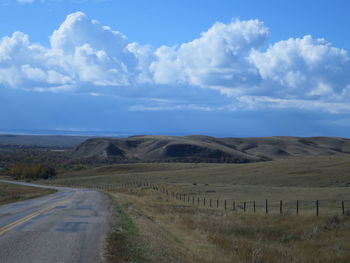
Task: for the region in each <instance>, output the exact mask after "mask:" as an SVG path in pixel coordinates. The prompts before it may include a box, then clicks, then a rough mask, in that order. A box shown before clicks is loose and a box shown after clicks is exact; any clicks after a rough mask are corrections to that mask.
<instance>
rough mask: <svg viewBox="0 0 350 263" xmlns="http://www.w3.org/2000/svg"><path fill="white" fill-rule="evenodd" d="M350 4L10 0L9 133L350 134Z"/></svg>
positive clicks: (2, 21)
mask: <svg viewBox="0 0 350 263" xmlns="http://www.w3.org/2000/svg"><path fill="white" fill-rule="evenodd" d="M349 9H350V3H349V2H348V1H345V0H343V1H340V0H338V1H317V2H316V1H311V0H309V1H305V0H304V1H298V0H294V1H289V0H285V1H277V0H276V1H274V0H270V1H257V0H256V1H253V0H244V1H243V0H242V1H237V0H231V1H224V0H218V1H209V0H201V1H194V0H193V1H189V0H188V1H184V0H177V1H175V0H173V1H172V0H169V1H155V0H153V1H152V0H150V1H141V0H140V1H117V0H113V1H112V0H91V1H88V0H85V1H84V0H67V1H61V0H3V1H1V3H0V111H1V114H0V131H1V130H2V131H11V130H36V129H37V130H50V129H52V130H58V131H60V130H68V131H74V132H77V133H79V132H82V133H83V132H89V131H98V132H101V133H103V132H108V131H114V132H115V134H140V133H142V134H172V135H186V134H208V135H213V136H237V137H240V136H273V135H293V136H342V137H349V132H348V130H349V128H350V115H349V113H350V104H349V102H350V55H349V53H348V52H349V50H350V38H349V30H348V29H349V28H350V18H349V16H348V14H347V11H348V10H349Z"/></svg>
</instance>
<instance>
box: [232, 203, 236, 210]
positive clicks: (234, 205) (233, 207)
mask: <svg viewBox="0 0 350 263" xmlns="http://www.w3.org/2000/svg"><path fill="white" fill-rule="evenodd" d="M235 210H236V202H235V201H233V203H232V211H235Z"/></svg>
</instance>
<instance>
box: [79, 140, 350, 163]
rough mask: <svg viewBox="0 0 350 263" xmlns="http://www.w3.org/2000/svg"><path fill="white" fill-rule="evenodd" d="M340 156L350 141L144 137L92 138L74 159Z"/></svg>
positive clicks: (245, 159)
mask: <svg viewBox="0 0 350 263" xmlns="http://www.w3.org/2000/svg"><path fill="white" fill-rule="evenodd" d="M337 154H350V139H346V138H339V137H289V136H274V137H253V138H231V137H227V138H215V137H211V136H206V135H190V136H160V135H140V136H131V137H127V138H91V139H88V140H86V141H84V142H83V143H81V144H79V145H78V146H77V147H75V149H74V151H73V154H72V156H73V158H79V159H86V158H97V159H101V160H103V159H116V160H119V161H122V160H124V161H161V162H166V161H182V162H228V163H248V162H260V161H269V160H279V159H285V158H293V157H304V156H305V157H306V156H319V155H337Z"/></svg>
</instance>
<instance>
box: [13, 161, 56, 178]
mask: <svg viewBox="0 0 350 263" xmlns="http://www.w3.org/2000/svg"><path fill="white" fill-rule="evenodd" d="M10 174H11V176H12V177H13V178H14V179H16V180H20V179H22V180H28V179H34V180H36V179H48V178H51V177H54V176H55V175H56V171H55V169H54V168H52V167H48V166H45V165H42V164H38V165H33V166H31V165H28V164H25V163H16V164H15V165H14V166H13V167H12V169H11V170H10Z"/></svg>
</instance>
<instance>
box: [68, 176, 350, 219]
mask: <svg viewBox="0 0 350 263" xmlns="http://www.w3.org/2000/svg"><path fill="white" fill-rule="evenodd" d="M61 186H63V187H74V188H79V189H91V190H107V191H108V190H115V189H120V188H130V187H132V188H137V187H146V188H148V189H152V190H154V191H157V192H159V193H162V194H164V195H166V200H167V201H169V195H170V194H169V189H167V188H166V187H165V186H164V185H160V184H154V183H150V182H148V181H132V182H126V183H118V184H106V185H99V186H96V185H87V186H86V185H84V186H83V185H78V186H77V185H74V184H73V183H71V184H65V185H61ZM171 196H172V198H173V200H178V201H181V202H187V203H188V204H191V199H192V206H196V205H197V206H198V207H201V206H202V207H209V208H212V209H215V208H216V209H223V210H230V209H228V205H227V204H228V201H229V200H232V199H223V200H220V199H216V206H213V204H212V201H213V200H212V198H207V197H206V196H203V195H201V196H202V199H201V197H200V196H199V195H195V194H183V193H178V192H174V191H171ZM191 197H192V198H191ZM269 201H270V200H268V199H265V204H264V205H262V206H261V208H264V210H265V214H269V213H270V212H271V208H277V209H279V214H280V215H283V214H295V215H299V214H300V212H301V210H300V208H301V204H302V203H304V205H305V206H306V205H309V204H312V207H313V209H314V213H315V215H316V216H319V215H320V214H322V213H321V212H322V209H321V208H322V203H324V202H326V201H327V202H332V203H335V204H339V206H338V205H336V207H335V208H336V209H337V210H338V211H340V213H341V214H342V215H344V216H345V215H350V211H349V210H347V207H346V204H347V203H350V200H315V201H313V202H312V201H305V200H304V201H302V200H295V201H293V203H294V205H293V204H292V203H291V202H289V203H288V202H284V201H283V200H279V204H278V205H272V202H269ZM248 204H249V205H250V206H249V208H250V209H251V210H249V211H248ZM257 208H258V206H257V202H256V200H252V201H238V200H232V211H235V212H238V211H239V209H240V210H242V211H243V212H244V213H246V212H253V213H256V212H257ZM287 208H288V209H287ZM328 208H329V207H328ZM330 209H332V208H330ZM291 211H292V212H291ZM307 211H310V209H307Z"/></svg>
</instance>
